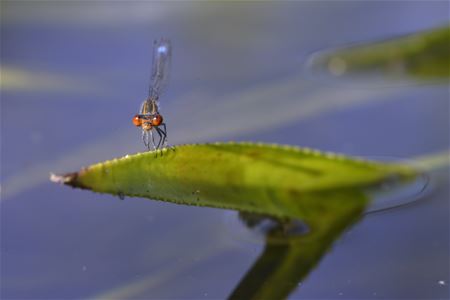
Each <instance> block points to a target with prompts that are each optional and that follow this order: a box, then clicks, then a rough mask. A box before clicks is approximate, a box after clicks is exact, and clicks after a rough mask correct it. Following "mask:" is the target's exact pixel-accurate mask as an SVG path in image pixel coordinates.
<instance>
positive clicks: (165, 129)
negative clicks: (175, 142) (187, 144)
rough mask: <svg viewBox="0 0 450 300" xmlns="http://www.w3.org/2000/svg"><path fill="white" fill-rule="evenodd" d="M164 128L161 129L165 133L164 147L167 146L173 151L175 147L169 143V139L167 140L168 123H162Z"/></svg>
mask: <svg viewBox="0 0 450 300" xmlns="http://www.w3.org/2000/svg"><path fill="white" fill-rule="evenodd" d="M160 126H162V127H163V128H164V129H161V132H162V133H163V134H164V147H167V148H169V149H171V150H173V151H175V148H174V147H171V146H169V145H168V141H167V128H166V123H161V125H160Z"/></svg>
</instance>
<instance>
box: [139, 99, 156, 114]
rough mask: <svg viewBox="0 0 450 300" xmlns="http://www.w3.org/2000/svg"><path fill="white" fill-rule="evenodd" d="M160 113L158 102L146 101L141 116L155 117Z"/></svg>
mask: <svg viewBox="0 0 450 300" xmlns="http://www.w3.org/2000/svg"><path fill="white" fill-rule="evenodd" d="M156 113H158V103H157V102H156V100H153V99H152V100H146V101H144V103H142V106H141V112H140V114H141V115H154V114H156Z"/></svg>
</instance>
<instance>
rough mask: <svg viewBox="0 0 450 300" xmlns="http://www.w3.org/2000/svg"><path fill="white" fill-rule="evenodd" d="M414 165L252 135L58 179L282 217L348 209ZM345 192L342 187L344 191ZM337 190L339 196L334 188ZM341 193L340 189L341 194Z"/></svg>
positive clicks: (404, 176)
mask: <svg viewBox="0 0 450 300" xmlns="http://www.w3.org/2000/svg"><path fill="white" fill-rule="evenodd" d="M415 174H416V173H415V170H414V169H412V168H410V167H408V166H403V165H396V164H384V163H375V162H370V161H364V160H359V159H352V158H349V157H345V156H341V155H336V154H332V153H322V152H319V151H315V150H310V149H301V148H295V147H287V146H276V145H265V144H252V143H217V144H199V145H183V146H178V147H175V148H174V149H164V150H163V151H162V152H158V153H155V152H145V153H138V154H135V155H127V156H125V157H122V158H119V159H114V160H111V161H106V162H103V163H99V164H95V165H92V166H90V167H88V168H84V169H82V170H81V171H80V172H78V173H71V174H67V175H64V176H54V177H53V181H57V182H63V183H64V184H67V185H70V186H73V187H78V188H84V189H90V190H92V191H95V192H101V193H110V194H114V195H118V196H121V197H122V196H136V197H145V198H150V199H155V200H163V201H168V202H173V203H179V204H187V205H201V206H209V207H216V208H227V209H234V210H239V211H246V212H252V213H259V214H266V215H270V216H275V217H280V218H299V219H303V220H305V221H306V222H309V221H313V219H314V217H317V215H318V214H319V215H320V214H322V216H323V217H324V218H325V217H326V216H325V214H326V213H331V214H332V213H334V212H338V211H340V210H348V207H346V206H347V205H348V206H349V207H351V205H350V203H351V202H352V201H360V199H359V197H352V193H354V192H355V190H359V189H361V188H364V187H367V186H370V185H374V184H378V183H381V182H384V181H386V180H393V179H398V180H401V179H408V178H411V177H414V176H415ZM338 192H339V193H338ZM333 195H334V196H333ZM336 195H338V197H336Z"/></svg>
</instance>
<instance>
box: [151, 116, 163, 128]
mask: <svg viewBox="0 0 450 300" xmlns="http://www.w3.org/2000/svg"><path fill="white" fill-rule="evenodd" d="M162 121H163V118H162V116H161V115H159V114H158V115H155V116H154V117H153V118H152V125H153V126H159V125H161V123H162Z"/></svg>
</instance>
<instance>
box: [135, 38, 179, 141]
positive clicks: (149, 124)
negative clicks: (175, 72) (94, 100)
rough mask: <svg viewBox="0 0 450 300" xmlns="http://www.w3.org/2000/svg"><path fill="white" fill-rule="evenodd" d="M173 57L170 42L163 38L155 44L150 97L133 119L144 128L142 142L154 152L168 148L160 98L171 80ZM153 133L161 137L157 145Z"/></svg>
mask: <svg viewBox="0 0 450 300" xmlns="http://www.w3.org/2000/svg"><path fill="white" fill-rule="evenodd" d="M171 55H172V47H171V44H170V41H169V40H167V39H164V38H161V39H160V40H155V41H154V42H153V64H152V74H151V79H150V87H149V91H148V97H147V99H146V100H144V102H142V104H141V109H140V110H139V114H136V115H134V117H133V124H134V125H135V126H136V127H141V128H142V140H143V141H144V145H145V146H146V147H147V148H148V150H150V149H151V148H150V146H152V147H153V150H157V149H162V148H165V147H167V129H166V124H165V123H164V119H163V117H162V115H161V114H160V113H159V97H160V96H161V94H162V92H163V91H164V88H165V87H166V85H167V82H168V79H169V70H170V61H171ZM153 131H155V132H156V133H157V134H158V136H159V141H158V143H157V144H156V143H155V137H154V135H153Z"/></svg>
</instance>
